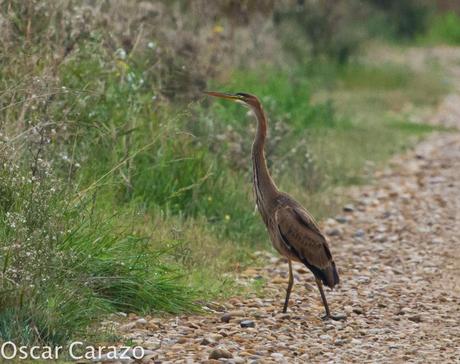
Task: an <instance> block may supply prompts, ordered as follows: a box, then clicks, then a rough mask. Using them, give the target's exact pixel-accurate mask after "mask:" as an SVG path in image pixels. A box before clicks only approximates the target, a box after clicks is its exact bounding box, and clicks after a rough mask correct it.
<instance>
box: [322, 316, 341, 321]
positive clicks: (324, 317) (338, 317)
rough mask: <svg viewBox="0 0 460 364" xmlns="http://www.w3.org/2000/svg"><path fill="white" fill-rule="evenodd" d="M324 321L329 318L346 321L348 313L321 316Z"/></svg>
mask: <svg viewBox="0 0 460 364" xmlns="http://www.w3.org/2000/svg"><path fill="white" fill-rule="evenodd" d="M321 319H322V320H323V321H327V320H334V321H345V320H346V319H347V315H345V314H339V315H324V316H323V317H321Z"/></svg>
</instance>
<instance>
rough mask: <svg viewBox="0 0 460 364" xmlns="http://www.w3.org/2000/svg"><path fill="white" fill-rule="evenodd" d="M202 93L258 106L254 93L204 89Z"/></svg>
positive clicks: (258, 102) (253, 106)
mask: <svg viewBox="0 0 460 364" xmlns="http://www.w3.org/2000/svg"><path fill="white" fill-rule="evenodd" d="M204 93H205V94H206V95H209V96H213V97H219V98H221V99H227V100H233V101H236V102H240V103H242V104H244V105H247V106H250V107H252V108H260V101H259V99H258V98H257V97H256V96H254V95H251V94H247V93H244V92H238V93H237V94H227V93H223V92H215V91H204Z"/></svg>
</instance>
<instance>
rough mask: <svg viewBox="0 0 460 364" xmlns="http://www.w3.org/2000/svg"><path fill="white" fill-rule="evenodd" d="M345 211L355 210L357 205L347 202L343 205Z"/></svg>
mask: <svg viewBox="0 0 460 364" xmlns="http://www.w3.org/2000/svg"><path fill="white" fill-rule="evenodd" d="M343 211H345V212H353V211H355V207H354V206H353V205H352V204H351V203H350V204H347V205H345V206H344V207H343Z"/></svg>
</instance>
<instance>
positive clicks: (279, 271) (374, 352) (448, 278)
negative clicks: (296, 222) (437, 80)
mask: <svg viewBox="0 0 460 364" xmlns="http://www.w3.org/2000/svg"><path fill="white" fill-rule="evenodd" d="M459 68H460V67H459ZM459 89H460V87H459ZM453 97H454V96H452V95H450V96H448V98H446V102H445V103H444V104H445V105H447V106H446V107H443V106H442V105H443V104H442V103H441V107H440V109H439V110H438V112H437V115H435V116H434V119H433V120H435V121H437V122H438V121H440V122H443V120H447V121H448V123H447V122H446V124H448V125H450V126H457V127H460V117H457V116H458V115H460V103H457V102H452V100H453ZM457 99H460V98H459V97H458V96H457ZM351 194H352V198H353V201H354V202H353V204H351V205H347V206H345V207H344V211H343V213H342V214H341V215H340V216H337V217H336V218H335V219H329V220H327V221H325V222H324V224H323V229H324V231H326V232H327V233H328V234H329V239H330V243H331V247H332V251H333V254H334V257H335V261H336V263H337V265H338V267H339V272H340V276H341V284H340V286H339V287H338V289H336V290H334V291H332V292H331V291H330V290H327V292H326V295H327V297H328V300H329V304H330V307H331V309H332V311H333V312H335V313H346V315H347V320H346V321H344V322H336V321H327V322H323V321H321V319H320V316H322V315H323V307H322V304H321V299H320V296H319V293H318V291H317V289H316V286H315V283H314V280H313V277H312V274H311V273H310V272H309V271H308V270H307V269H306V268H305V267H303V266H302V265H300V264H297V263H295V264H294V268H295V285H294V289H293V292H292V294H291V301H290V306H289V310H288V313H287V314H281V313H280V311H281V309H282V303H283V300H284V295H285V289H286V286H287V272H288V270H287V263H286V262H285V261H284V260H283V259H280V258H279V257H274V256H269V257H268V260H269V264H268V265H267V267H264V268H257V269H248V270H247V271H245V272H244V273H243V274H242V277H241V279H243V280H248V281H252V280H264V281H265V282H266V283H265V287H266V288H265V290H264V295H263V297H257V296H256V295H255V294H254V296H252V297H249V298H233V299H230V300H229V301H228V302H225V303H223V304H216V305H213V306H212V307H211V308H210V311H211V313H210V314H209V315H206V316H181V317H174V318H170V319H159V318H153V319H152V318H150V317H146V318H138V317H131V320H130V322H129V323H128V324H125V325H123V326H121V327H119V328H118V329H119V331H121V332H122V333H124V335H125V336H126V337H127V338H130V339H132V341H133V343H135V344H139V345H142V346H143V347H145V348H147V349H150V350H152V351H151V352H150V353H149V354H150V355H149V356H147V357H146V358H145V359H144V362H145V363H225V362H226V363H307V362H308V363H355V362H356V363H406V362H410V363H460V133H457V132H451V133H443V134H437V135H432V136H431V137H430V138H428V139H427V140H425V141H424V142H422V143H421V144H419V145H418V146H417V148H415V149H414V150H413V151H411V152H409V153H408V154H406V155H403V156H398V157H396V158H394V159H393V160H392V162H391V163H390V166H389V167H388V168H387V169H386V170H384V171H381V172H379V173H378V174H377V175H376V183H375V184H374V185H372V186H367V187H359V188H357V189H356V190H355V191H351Z"/></svg>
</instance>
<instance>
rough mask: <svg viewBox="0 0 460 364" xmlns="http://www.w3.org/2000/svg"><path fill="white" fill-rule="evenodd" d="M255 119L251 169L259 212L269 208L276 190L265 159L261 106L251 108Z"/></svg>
mask: <svg viewBox="0 0 460 364" xmlns="http://www.w3.org/2000/svg"><path fill="white" fill-rule="evenodd" d="M253 111H254V113H255V116H256V118H257V133H256V137H255V139H254V143H253V144H252V169H253V173H254V191H255V194H256V202H257V206H258V207H259V209H261V210H266V209H267V208H269V202H270V201H272V200H273V198H275V197H276V196H277V194H278V188H277V187H276V185H275V183H274V182H273V180H272V178H271V176H270V172H269V171H268V167H267V161H266V159H265V151H264V146H265V139H266V137H267V118H266V117H265V113H264V111H263V109H262V106H260V107H257V108H255V107H254V108H253Z"/></svg>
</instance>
